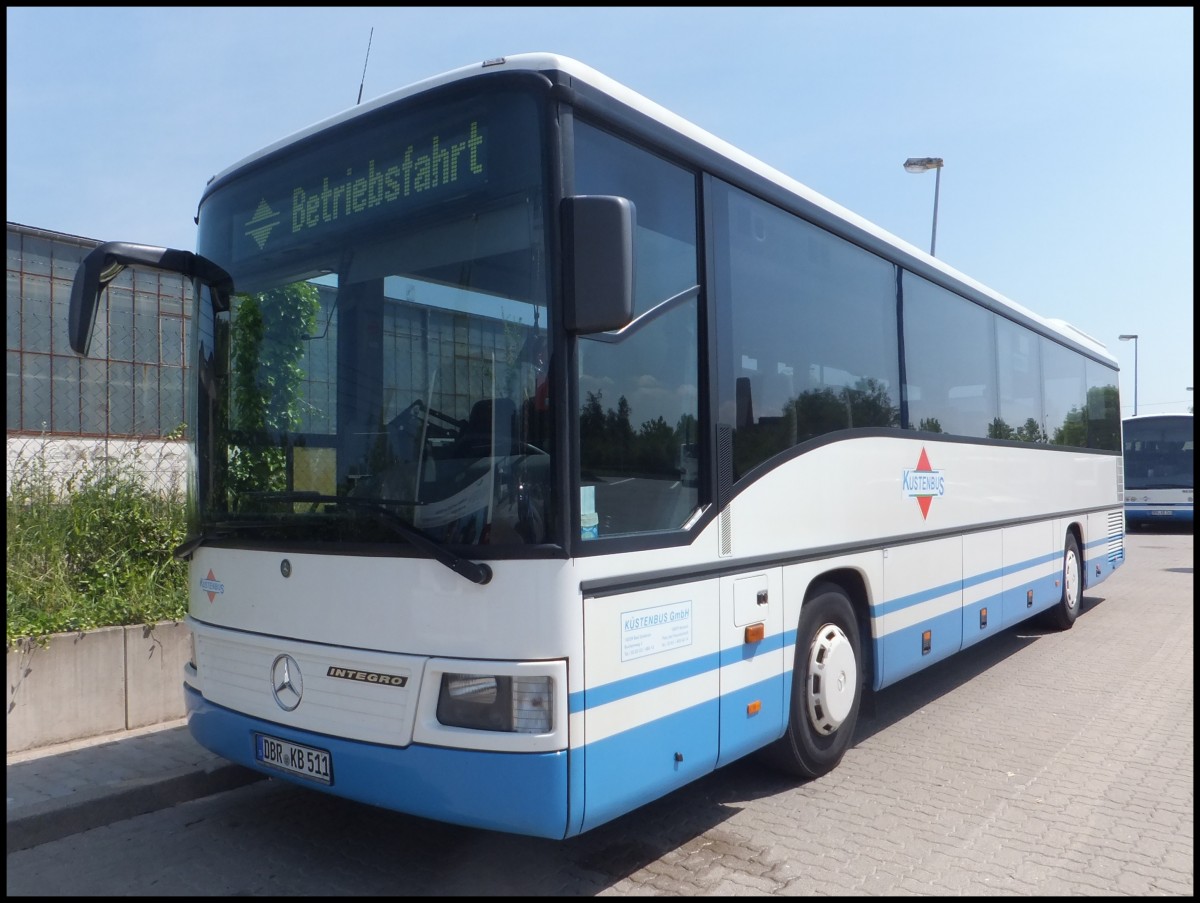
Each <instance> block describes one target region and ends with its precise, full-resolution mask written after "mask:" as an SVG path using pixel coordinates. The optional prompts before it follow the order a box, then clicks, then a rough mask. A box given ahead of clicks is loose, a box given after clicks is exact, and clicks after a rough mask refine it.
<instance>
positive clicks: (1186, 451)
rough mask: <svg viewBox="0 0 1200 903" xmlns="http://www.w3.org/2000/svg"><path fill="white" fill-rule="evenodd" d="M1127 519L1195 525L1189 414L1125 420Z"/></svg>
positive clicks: (1132, 524) (1131, 523)
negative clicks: (1193, 517)
mask: <svg viewBox="0 0 1200 903" xmlns="http://www.w3.org/2000/svg"><path fill="white" fill-rule="evenodd" d="M1122 434H1123V436H1124V445H1125V524H1126V527H1127V528H1128V529H1130V530H1136V529H1137V528H1139V527H1145V526H1150V525H1152V524H1159V525H1166V524H1171V525H1175V526H1182V527H1191V526H1192V524H1193V519H1192V493H1193V492H1194V490H1195V485H1196V483H1195V471H1194V470H1193V464H1192V450H1193V446H1192V436H1193V433H1192V415H1191V414H1142V415H1141V416H1134V417H1127V418H1125V420H1124V421H1123V423H1122Z"/></svg>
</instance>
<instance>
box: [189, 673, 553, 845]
mask: <svg viewBox="0 0 1200 903" xmlns="http://www.w3.org/2000/svg"><path fill="white" fill-rule="evenodd" d="M184 699H185V702H186V703H187V713H188V729H189V730H190V731H191V733H192V736H193V737H195V738H196V741H197V742H198V743H200V745H201V746H203V747H205V748H207V749H209V750H212V751H213V752H215V753H216V754H217V755H219V756H223V757H224V758H226V759H228V760H229V761H231V762H235V763H237V764H238V765H244V766H245V767H247V768H251V769H253V770H255V771H259V772H262V773H263V774H267V775H270V776H271V777H273V778H279V779H281V780H285V781H289V782H292V783H295V784H299V785H300V786H302V787H308V788H311V789H313V790H320V791H324V792H331V791H330V790H329V788H327V787H325V786H324V785H322V784H317V783H315V782H313V781H308V780H305V779H304V778H299V777H292V776H290V775H288V774H286V773H284V772H280V771H278V770H275V769H272V768H267V767H265V766H263V765H262V764H260V763H259V762H258V761H256V760H255V758H254V741H253V737H254V732H255V731H259V732H261V733H264V734H268V735H270V736H272V737H279V738H281V739H284V740H290V741H292V742H293V743H300V744H303V745H305V746H312V747H316V748H318V749H324V750H327V751H328V752H329V754H330V756H331V758H332V762H333V780H334V786H335V787H336V788H337V793H338V794H339V795H341V796H344V797H348V798H349V799H353V800H358V801H359V802H363V803H367V804H369V805H372V806H384V807H386V808H390V809H395V810H397V811H399V812H407V813H409V814H410V815H417V816H421V817H424V818H431V819H436V820H438V821H445V822H453V823H454V824H460V825H467V826H469V827H473V828H486V829H489V830H495V831H514V832H517V833H520V834H529V835H532V836H536V837H549V838H553V839H556V840H559V839H562V838H563V837H565V836H567V818H568V812H567V803H568V799H567V763H568V756H567V753H566V751H559V752H548V753H501V752H484V751H479V750H471V749H449V748H441V747H432V746H424V745H422V744H419V743H413V744H410V745H409V746H406V747H403V748H402V747H396V746H384V745H381V744H375V743H363V742H359V741H354V740H345V739H341V738H338V737H330V736H328V735H326V734H316V733H313V732H311V731H303V730H296V729H294V728H290V727H284V726H282V725H279V724H274V723H272V722H269V721H263V720H261V719H258V718H252V717H249V716H247V715H241V714H239V713H237V712H233V711H231V710H229V709H226V708H224V707H222V706H218V705H214V704H212V703H211V702H208V701H207V700H205V699H204V698H203V697H202V696H201V695H200V694H199V693H198V692H196V691H195V690H193V689H192V688H191V687H187V686H185V687H184ZM573 786H574V784H573ZM530 788H537V790H536V792H531V791H530Z"/></svg>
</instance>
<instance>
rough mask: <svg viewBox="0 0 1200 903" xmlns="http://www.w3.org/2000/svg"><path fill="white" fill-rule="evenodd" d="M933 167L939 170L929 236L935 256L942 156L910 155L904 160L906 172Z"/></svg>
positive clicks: (921, 170)
mask: <svg viewBox="0 0 1200 903" xmlns="http://www.w3.org/2000/svg"><path fill="white" fill-rule="evenodd" d="M931 169H936V170H937V178H935V179H934V182H933V235H932V236H930V238H929V256H930V257H935V256H937V255H935V254H934V253H933V251H934V248H936V247H937V208H938V194H940V193H941V190H942V158H941V157H909V158H908V159H907V160H905V161H904V170H905V172H929V170H931Z"/></svg>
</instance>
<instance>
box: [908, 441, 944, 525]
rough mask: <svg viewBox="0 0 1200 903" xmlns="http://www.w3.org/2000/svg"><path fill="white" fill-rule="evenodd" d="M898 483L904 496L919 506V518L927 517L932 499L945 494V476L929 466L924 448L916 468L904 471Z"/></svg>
mask: <svg viewBox="0 0 1200 903" xmlns="http://www.w3.org/2000/svg"><path fill="white" fill-rule="evenodd" d="M900 485H901V488H902V490H903V492H904V497H905V498H910V499H916V500H917V504H918V505H919V506H920V508H921V520H925V519H926V518H927V517H929V505H930V504H931V503H932V501H933V499H934V498H941V497H942V496H943V495H945V494H946V476H945V474H943V473H942V472H941V471H940V470H934V469H933V468H932V467H931V466H930V464H929V455H927V454H925V449H924V448H922V449H921V457H920V458H918V459H917V469H916V470H906V471H904V474H903V477H902V478H901V481H900Z"/></svg>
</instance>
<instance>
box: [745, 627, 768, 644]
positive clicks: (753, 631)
mask: <svg viewBox="0 0 1200 903" xmlns="http://www.w3.org/2000/svg"><path fill="white" fill-rule="evenodd" d="M766 634H767V626H766V625H765V624H751V625H750V626H749V627H747V628H746V642H747V643H758V642H761V641H762V638H763V637H764V636H766Z"/></svg>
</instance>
